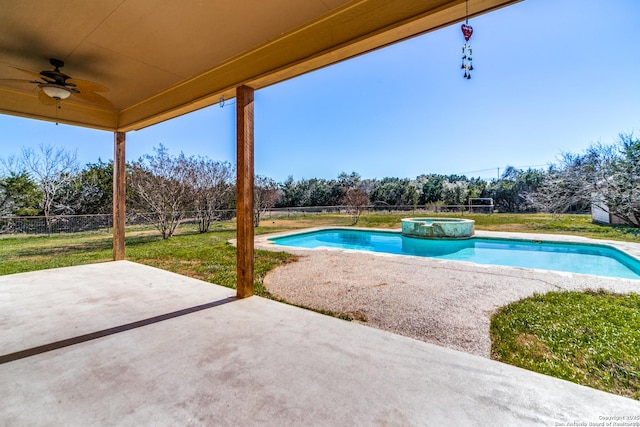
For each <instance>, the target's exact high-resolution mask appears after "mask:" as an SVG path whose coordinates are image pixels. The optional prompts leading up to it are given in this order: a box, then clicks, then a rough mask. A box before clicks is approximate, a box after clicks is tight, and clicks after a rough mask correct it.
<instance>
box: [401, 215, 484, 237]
mask: <svg viewBox="0 0 640 427" xmlns="http://www.w3.org/2000/svg"><path fill="white" fill-rule="evenodd" d="M474 224H475V221H473V220H471V219H462V218H405V219H403V220H402V234H403V235H405V236H410V237H422V238H427V239H440V238H447V239H467V238H469V237H471V236H473V233H474Z"/></svg>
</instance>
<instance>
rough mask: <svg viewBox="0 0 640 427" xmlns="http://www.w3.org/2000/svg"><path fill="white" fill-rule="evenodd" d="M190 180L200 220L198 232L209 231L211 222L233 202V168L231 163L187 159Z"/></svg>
mask: <svg viewBox="0 0 640 427" xmlns="http://www.w3.org/2000/svg"><path fill="white" fill-rule="evenodd" d="M186 165H187V168H188V172H187V173H188V180H189V182H190V184H191V186H192V187H193V189H192V191H193V197H192V204H193V205H192V206H193V209H194V210H195V212H196V217H197V219H198V231H200V233H205V232H207V231H209V227H210V226H211V222H212V221H214V220H216V219H217V218H218V217H219V215H220V210H221V209H225V208H228V207H229V204H230V203H231V201H232V198H233V193H234V186H233V166H232V165H231V164H230V163H229V162H217V161H213V160H209V159H206V158H203V157H190V158H189V159H187V163H186Z"/></svg>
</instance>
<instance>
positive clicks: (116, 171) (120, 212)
mask: <svg viewBox="0 0 640 427" xmlns="http://www.w3.org/2000/svg"><path fill="white" fill-rule="evenodd" d="M125 141H126V134H125V133H124V132H115V134H114V141H113V148H114V149H113V260H114V261H119V260H123V259H124V223H125V208H124V207H125V198H126V170H125V162H126V159H125V157H126V156H125Z"/></svg>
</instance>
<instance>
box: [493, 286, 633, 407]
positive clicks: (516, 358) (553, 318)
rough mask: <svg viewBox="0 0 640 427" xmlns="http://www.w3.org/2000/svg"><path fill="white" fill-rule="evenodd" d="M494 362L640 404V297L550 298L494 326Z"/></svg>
mask: <svg viewBox="0 0 640 427" xmlns="http://www.w3.org/2000/svg"><path fill="white" fill-rule="evenodd" d="M491 340H492V358H494V359H496V360H500V361H502V362H505V363H509V364H511V365H516V366H520V367H522V368H525V369H530V370H533V371H536V372H540V373H543V374H547V375H552V376H554V377H558V378H562V379H565V380H568V381H573V382H575V383H578V384H583V385H587V386H590V387H594V388H597V389H600V390H605V391H608V392H611V393H616V394H620V395H623V396H627V397H630V398H633V399H639V400H640V294H637V293H633V294H630V295H619V294H611V293H607V292H604V291H593V292H586V293H582V292H550V293H547V294H544V295H535V296H533V297H530V298H526V299H524V300H522V301H519V302H515V303H512V304H509V305H507V306H506V307H503V308H502V309H501V310H499V312H498V313H497V314H496V315H494V317H493V319H492V320H491Z"/></svg>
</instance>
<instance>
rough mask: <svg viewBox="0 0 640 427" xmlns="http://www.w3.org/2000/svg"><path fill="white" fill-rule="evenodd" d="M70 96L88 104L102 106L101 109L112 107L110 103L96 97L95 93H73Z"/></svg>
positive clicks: (100, 97)
mask: <svg viewBox="0 0 640 427" xmlns="http://www.w3.org/2000/svg"><path fill="white" fill-rule="evenodd" d="M72 95H73V96H75V97H76V98H78V99H81V100H83V101H86V102H90V103H91V104H96V105H102V106H103V107H112V106H113V105H112V104H111V101H109V100H108V99H107V98H105V97H104V96H102V95H98V94H97V93H93V92H90V91H86V90H85V91H81V92H80V93H73V92H72Z"/></svg>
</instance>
